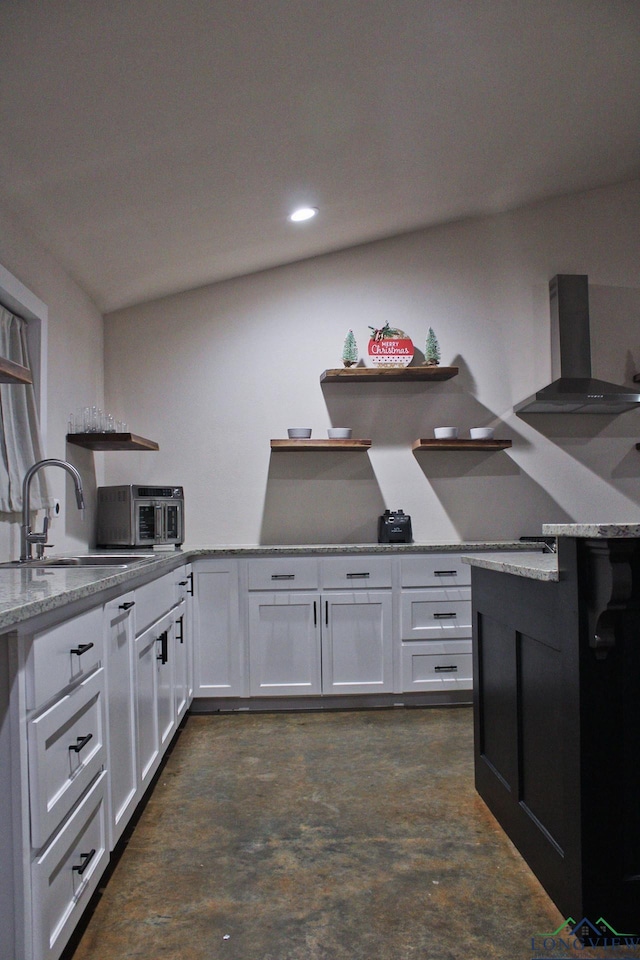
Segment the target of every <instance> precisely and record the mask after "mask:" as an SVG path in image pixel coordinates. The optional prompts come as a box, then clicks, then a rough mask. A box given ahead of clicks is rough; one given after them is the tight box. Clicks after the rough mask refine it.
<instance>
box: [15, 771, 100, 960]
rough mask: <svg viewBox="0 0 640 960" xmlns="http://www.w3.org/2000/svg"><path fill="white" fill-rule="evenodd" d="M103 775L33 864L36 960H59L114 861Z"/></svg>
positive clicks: (33, 953)
mask: <svg viewBox="0 0 640 960" xmlns="http://www.w3.org/2000/svg"><path fill="white" fill-rule="evenodd" d="M106 776H107V775H106V772H104V773H102V774H100V776H99V777H98V779H97V780H95V781H94V783H93V785H92V786H91V789H90V790H89V791H88V792H87V794H86V796H85V797H84V799H83V800H82V802H81V803H80V804H79V805H78V807H77V808H76V809H75V810H74V811H73V813H72V815H71V816H70V817H69V819H68V820H67V821H66V822H65V823H64V825H63V826H62V828H61V829H60V831H59V833H57V834H56V835H55V836H54V838H53V839H52V841H51V843H50V844H49V845H48V846H47V847H46V849H45V850H43V851H42V852H41V853H40V854H39V855H38V856H37V857H36V858H35V859H34V861H33V863H32V866H31V882H32V904H33V910H32V940H31V944H30V948H31V954H30V955H31V957H33V960H57V958H58V957H59V956H60V954H61V953H62V951H63V949H64V947H65V944H66V943H67V940H68V939H69V937H70V935H71V933H72V932H73V929H74V927H75V926H76V924H77V923H78V921H79V919H80V917H81V915H82V913H83V911H84V910H85V908H86V907H87V905H88V903H89V900H90V898H91V895H92V893H93V892H94V891H95V889H96V887H97V886H98V882H99V880H100V877H101V876H102V873H103V872H104V870H105V868H106V866H107V863H108V861H109V850H108V843H107V816H106V796H105V781H106Z"/></svg>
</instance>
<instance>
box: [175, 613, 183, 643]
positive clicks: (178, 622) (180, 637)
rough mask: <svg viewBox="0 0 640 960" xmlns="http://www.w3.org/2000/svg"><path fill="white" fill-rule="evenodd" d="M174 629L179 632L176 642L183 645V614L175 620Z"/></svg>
mask: <svg viewBox="0 0 640 960" xmlns="http://www.w3.org/2000/svg"><path fill="white" fill-rule="evenodd" d="M176 627H177V628H178V629H179V630H180V632H179V634H178V635H177V637H176V640H177V641H178V643H184V614H182V616H181V617H178V619H177V620H176Z"/></svg>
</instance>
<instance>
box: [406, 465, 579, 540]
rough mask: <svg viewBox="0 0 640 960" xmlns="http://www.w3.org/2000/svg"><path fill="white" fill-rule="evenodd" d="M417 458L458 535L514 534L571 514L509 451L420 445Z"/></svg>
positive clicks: (563, 519) (505, 536)
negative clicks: (439, 448)
mask: <svg viewBox="0 0 640 960" xmlns="http://www.w3.org/2000/svg"><path fill="white" fill-rule="evenodd" d="M415 457H416V459H417V461H418V463H419V464H420V467H421V469H422V470H423V472H424V474H425V476H426V478H427V480H428V481H429V483H430V485H431V488H432V490H433V492H434V494H435V495H436V497H437V499H438V501H439V502H440V504H441V506H442V509H443V510H444V511H445V513H446V514H447V516H448V517H449V518H450V519H451V522H452V524H453V525H454V527H455V528H456V531H457V533H458V536H459V537H460V539H461V540H486V539H512V538H513V536H514V531H517V532H518V535H519V536H523V535H537V534H539V533H540V525H541V524H542V523H543V522H544V523H562V522H569V521H571V519H572V518H571V515H570V514H569V513H567V511H566V510H564V509H563V508H562V507H560V505H559V504H558V502H557V501H556V500H554V499H553V497H552V496H550V495H549V493H547V491H546V490H545V489H544V488H543V487H542V486H541V485H540V484H539V483H537V482H536V481H535V480H533V479H532V478H531V477H530V476H528V475H527V474H526V473H525V472H524V471H523V470H522V469H521V468H520V467H519V466H518V464H516V463H515V462H514V461H513V460H512V459H511V457H510V456H509V451H508V450H505V451H498V452H496V453H490V454H486V453H481V452H476V451H464V452H451V453H447V452H444V453H441V452H435V451H434V452H429V451H422V450H420V451H416V452H415Z"/></svg>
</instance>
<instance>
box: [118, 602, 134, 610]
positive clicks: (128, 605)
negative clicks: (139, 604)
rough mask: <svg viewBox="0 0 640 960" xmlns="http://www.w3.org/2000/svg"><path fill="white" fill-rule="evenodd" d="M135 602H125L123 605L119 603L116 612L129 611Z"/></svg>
mask: <svg viewBox="0 0 640 960" xmlns="http://www.w3.org/2000/svg"><path fill="white" fill-rule="evenodd" d="M135 605H136V602H135V600H126V601H125V602H124V603H121V604H120V606H119V607H118V610H131V607H135Z"/></svg>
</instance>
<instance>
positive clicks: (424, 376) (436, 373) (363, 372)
mask: <svg viewBox="0 0 640 960" xmlns="http://www.w3.org/2000/svg"><path fill="white" fill-rule="evenodd" d="M457 375H458V368H457V367H427V366H424V367H394V368H392V369H391V370H389V369H387V368H386V367H381V368H378V367H340V368H338V369H337V370H325V371H324V373H321V374H320V383H354V382H356V381H357V382H362V381H365V380H375V381H377V382H378V383H380V382H383V381H390V382H391V381H392V382H394V383H399V382H403V383H411V382H415V381H417V380H427V381H428V380H450V379H451V378H452V377H456V376H457Z"/></svg>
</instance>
